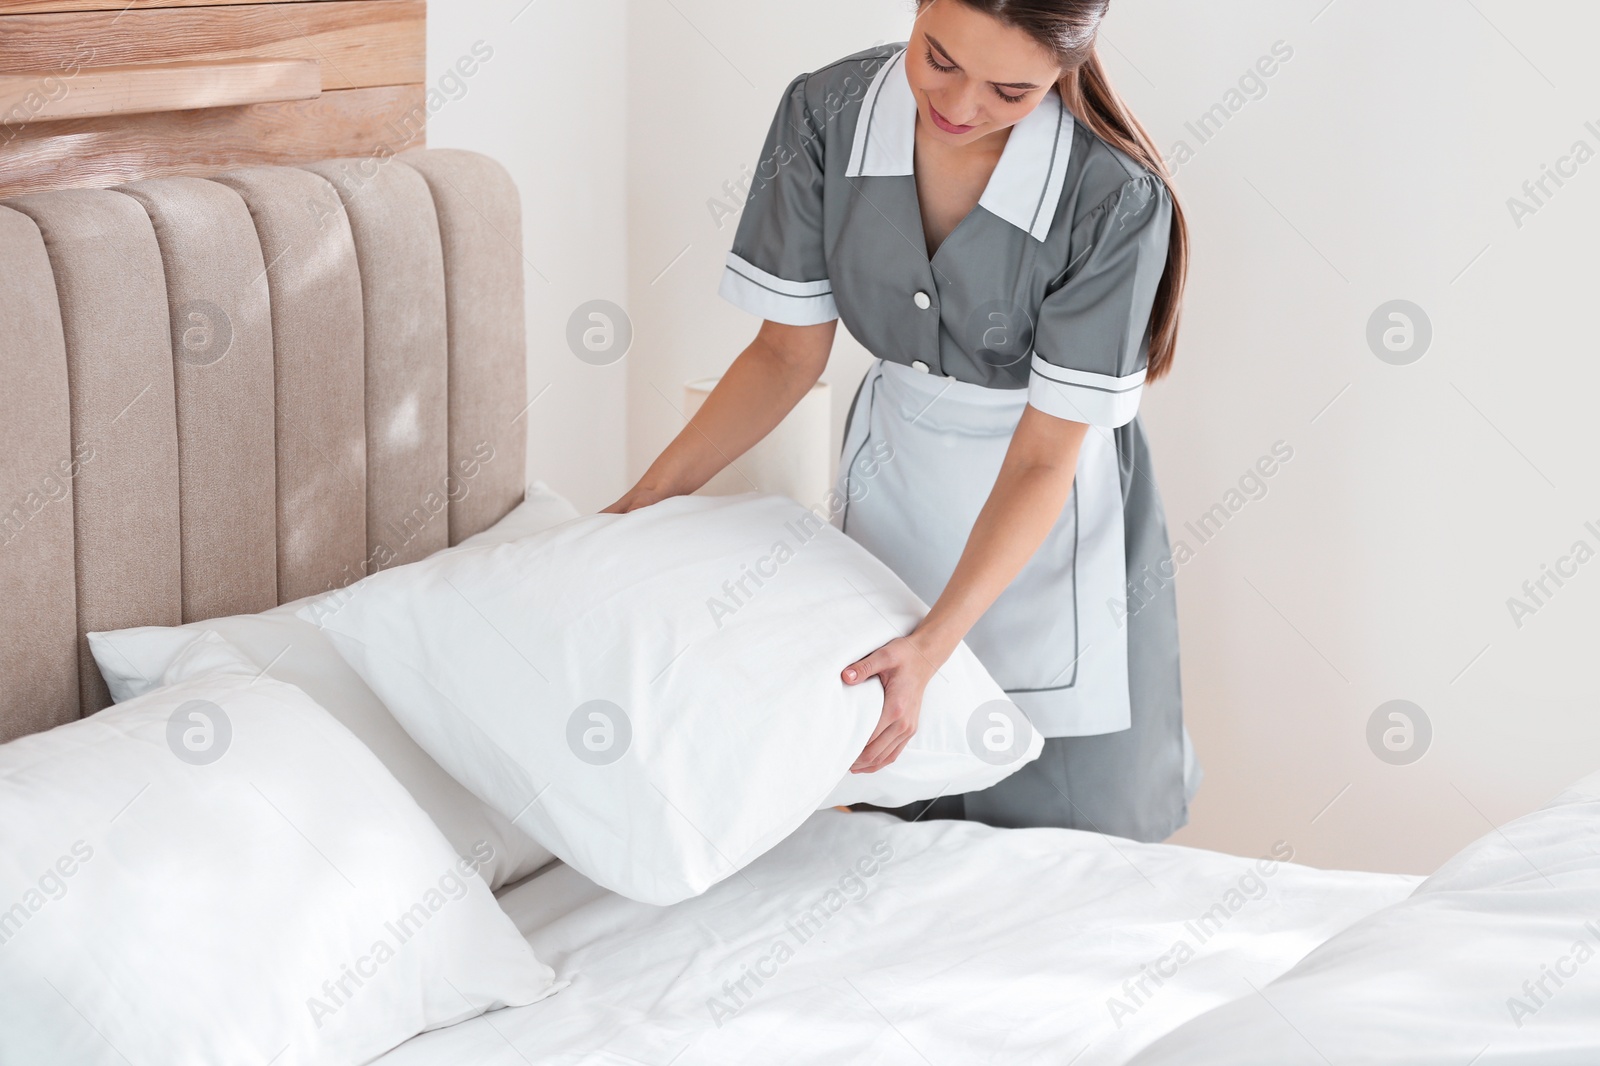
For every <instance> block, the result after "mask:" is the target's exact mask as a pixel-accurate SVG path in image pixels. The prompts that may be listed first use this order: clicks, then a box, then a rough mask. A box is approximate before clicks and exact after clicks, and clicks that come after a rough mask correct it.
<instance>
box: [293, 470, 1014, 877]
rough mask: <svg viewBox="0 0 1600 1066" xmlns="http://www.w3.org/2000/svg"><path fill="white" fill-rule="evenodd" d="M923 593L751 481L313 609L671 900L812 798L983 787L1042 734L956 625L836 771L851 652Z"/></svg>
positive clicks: (430, 564) (535, 810) (409, 712)
mask: <svg viewBox="0 0 1600 1066" xmlns="http://www.w3.org/2000/svg"><path fill="white" fill-rule="evenodd" d="M925 612H926V607H925V606H924V605H923V604H922V603H921V602H920V601H919V600H918V599H917V598H916V596H915V595H914V594H913V593H912V592H911V591H910V589H908V588H907V587H906V586H905V584H904V583H903V582H901V581H900V580H899V579H898V578H897V577H895V575H894V574H893V573H892V572H891V571H890V570H889V568H888V567H886V566H885V565H883V564H882V563H881V562H879V561H878V560H877V559H875V558H873V557H872V556H871V555H870V554H869V553H868V552H867V551H866V550H865V549H863V548H862V547H860V546H859V545H857V544H856V543H855V542H854V541H852V540H850V539H849V538H848V537H846V536H844V534H842V533H840V532H839V531H838V530H836V529H834V528H832V527H831V526H829V525H828V524H827V523H826V522H824V521H823V520H822V519H820V518H819V517H818V516H817V515H815V514H813V513H812V512H810V511H807V510H805V509H804V508H802V507H801V506H800V505H799V504H797V503H795V502H794V501H792V500H789V499H786V498H784V497H780V496H757V495H754V494H749V495H744V496H732V497H679V498H676V499H670V500H666V501H663V502H661V503H658V504H655V505H653V506H651V507H646V508H643V509H641V510H638V511H634V512H632V513H631V514H627V515H612V514H602V515H593V516H590V517H587V518H582V519H579V520H578V521H576V522H569V523H567V524H566V525H563V526H561V527H560V528H558V529H553V530H549V531H547V532H545V533H542V534H539V535H538V536H535V537H528V538H525V539H523V540H519V541H516V542H514V543H510V544H504V545H500V546H498V547H492V548H481V549H472V550H466V551H457V552H452V553H449V554H442V555H438V556H435V557H433V558H431V559H426V560H423V561H421V562H419V563H413V564H411V565H409V566H404V567H397V568H395V569H394V570H390V571H385V572H383V573H379V574H376V575H373V576H372V577H369V578H367V579H365V580H363V581H361V582H359V583H357V584H356V585H353V586H351V587H350V588H348V589H345V590H343V591H342V592H340V593H337V594H335V595H333V596H330V597H327V598H326V599H325V600H324V601H322V602H320V603H313V604H308V605H307V606H306V607H304V608H302V609H301V612H300V614H301V617H302V618H305V619H307V620H308V621H317V622H320V623H321V624H322V625H323V626H324V628H325V629H326V631H327V632H328V633H329V634H330V635H331V636H332V637H333V641H334V647H335V648H336V649H337V650H338V651H339V653H340V654H341V655H343V656H344V657H345V658H346V659H347V660H348V661H349V662H350V665H351V666H353V667H354V668H355V669H356V672H357V673H359V674H360V675H361V676H362V677H363V678H364V679H365V680H366V682H367V684H369V685H370V686H372V688H373V690H374V691H376V692H377V693H378V694H379V695H380V696H381V697H382V698H383V700H384V702H385V703H386V704H387V705H388V707H389V709H390V710H391V711H392V712H393V713H394V716H395V717H396V718H397V719H399V721H400V723H401V724H402V725H403V726H405V728H406V729H407V730H409V731H410V733H411V735H412V736H413V737H415V738H416V740H417V742H418V743H419V744H421V745H422V747H423V748H425V749H426V750H427V751H428V752H429V754H431V755H432V756H433V757H434V758H435V759H437V760H438V761H439V764H440V765H441V766H443V767H444V768H445V769H446V770H448V771H449V772H450V773H451V774H452V775H454V776H455V778H456V779H457V780H458V781H460V782H461V783H462V784H464V785H466V786H467V787H468V788H470V789H472V791H474V792H475V793H477V794H478V795H479V796H481V797H482V798H483V799H484V800H485V801H486V802H488V803H489V804H490V805H491V806H493V807H495V808H496V809H498V810H499V811H500V812H501V813H503V814H506V815H507V816H508V817H511V818H512V819H513V820H514V821H515V822H516V824H517V825H519V826H522V827H524V828H526V829H527V830H528V831H529V832H530V833H532V834H533V835H534V836H535V837H537V838H538V839H539V840H540V841H541V842H542V843H543V844H544V845H545V846H546V847H548V848H549V849H550V850H551V851H553V852H555V853H556V854H557V855H558V856H560V857H561V858H562V859H565V860H566V861H567V862H569V863H571V864H572V865H573V866H575V867H577V868H578V870H580V871H581V872H583V873H584V874H586V875H587V876H588V877H590V878H591V879H592V880H594V881H596V882H598V883H600V884H601V885H604V886H605V887H607V888H610V889H613V890H614V891H616V892H619V893H622V894H623V895H626V896H629V897H632V898H633V899H637V900H641V901H644V902H647V903H660V904H667V903H673V902H675V901H677V900H680V899H684V898H686V897H688V896H692V895H695V894H697V893H699V892H702V891H704V890H705V889H706V888H708V887H709V886H711V885H712V884H714V883H716V882H717V881H719V880H721V879H722V878H724V877H726V876H728V875H729V874H731V873H733V872H734V871H735V870H737V869H739V868H741V867H742V866H744V865H745V864H746V863H748V862H750V861H751V860H752V859H754V858H755V857H756V856H758V855H760V854H761V853H762V852H764V851H766V850H767V849H768V848H770V847H771V846H772V845H774V844H775V843H777V842H778V841H779V840H781V839H783V837H784V836H786V835H787V834H788V833H790V832H791V831H793V830H794V829H795V828H796V827H797V826H799V825H800V823H801V822H803V821H804V820H805V818H806V816H807V815H808V814H809V813H810V812H811V811H813V810H815V809H816V808H817V807H818V806H825V805H827V804H831V803H846V802H854V801H870V802H876V803H881V804H884V805H898V804H901V803H909V802H911V801H912V800H915V799H919V798H927V797H930V796H935V795H939V794H941V793H946V792H962V791H967V790H970V789H978V788H986V787H988V786H989V785H991V784H993V783H994V782H996V781H998V780H999V779H1001V778H1002V777H1004V776H1006V775H1007V774H1008V773H1011V772H1012V771H1014V770H1016V769H1017V768H1019V767H1020V766H1021V765H1022V764H1023V763H1025V762H1027V761H1028V760H1029V759H1032V758H1035V757H1036V756H1037V755H1038V753H1039V750H1040V747H1041V745H1042V740H1041V738H1040V737H1039V735H1038V734H1037V732H1036V731H1034V730H1032V729H1031V728H1030V727H1029V725H1028V723H1027V720H1026V719H1025V718H1023V717H1022V715H1021V712H1020V711H1019V710H1017V709H1016V708H1015V706H1014V705H1011V704H1009V703H1008V702H1007V701H1006V700H1005V696H1004V694H1003V692H1002V691H1001V690H1000V688H999V686H998V685H997V684H996V683H995V682H994V680H993V679H991V678H990V677H989V675H988V674H987V673H986V672H985V671H984V669H983V667H982V666H980V665H979V663H978V660H977V659H976V658H975V657H974V656H973V654H972V653H971V651H969V650H968V649H967V648H966V646H965V645H962V646H961V647H959V648H958V649H957V651H956V653H955V654H954V655H953V656H951V658H950V660H949V661H948V662H947V663H946V664H945V665H944V666H943V667H942V668H941V669H940V671H939V674H938V676H937V677H936V678H935V679H934V680H933V682H932V683H931V684H930V685H929V687H928V691H927V695H926V698H925V699H924V703H923V708H922V718H921V723H922V724H921V728H920V730H919V732H918V734H917V735H916V737H915V738H913V740H912V742H911V743H910V744H909V745H908V746H907V747H906V749H905V751H904V752H903V753H902V754H901V756H900V758H899V760H898V761H896V762H895V763H894V764H893V765H891V766H890V767H889V768H887V769H885V770H881V771H879V772H878V773H876V774H870V775H868V774H861V775H851V774H848V773H847V772H846V771H847V770H848V768H849V766H850V764H851V763H852V762H853V761H854V760H855V758H856V756H857V755H859V754H860V753H861V749H862V747H863V746H864V745H865V743H866V741H867V739H868V737H869V736H870V735H871V733H872V730H873V727H874V725H875V724H876V723H877V721H878V718H879V715H880V713H881V711H882V709H883V690H882V688H881V686H880V685H878V684H876V683H868V684H864V685H858V686H853V687H846V686H845V685H844V683H843V682H842V681H841V680H840V678H839V674H840V671H841V670H843V668H844V667H845V666H846V665H848V664H849V663H850V662H852V661H854V660H855V659H857V658H860V657H861V656H863V655H865V654H867V653H868V652H870V651H872V650H873V649H875V648H877V647H879V646H881V645H882V644H884V643H886V642H887V641H889V640H891V639H892V638H894V637H896V636H900V635H903V634H905V633H907V632H909V631H910V630H911V628H912V627H913V626H914V625H915V623H916V622H917V621H918V620H919V619H920V618H921V617H922V616H923V614H924V613H925ZM995 714H1009V715H1011V716H1012V717H1011V718H1009V719H1006V718H1001V719H998V721H999V722H1000V723H1001V726H1003V727H1009V728H1010V730H1011V732H1010V735H1009V739H1010V741H1011V745H1010V748H1009V749H1008V750H1006V751H1003V752H1001V753H998V754H991V753H990V752H989V751H988V750H984V749H983V748H982V745H981V744H978V745H976V746H975V745H974V744H972V743H970V742H969V740H968V737H969V735H971V736H973V737H975V738H982V737H988V738H989V739H991V740H992V739H993V738H994V737H995V736H996V735H997V728H996V726H995V721H996V720H995V719H992V718H991V715H995ZM1005 732H1006V729H1005V728H1000V729H998V733H1005ZM841 778H842V780H841Z"/></svg>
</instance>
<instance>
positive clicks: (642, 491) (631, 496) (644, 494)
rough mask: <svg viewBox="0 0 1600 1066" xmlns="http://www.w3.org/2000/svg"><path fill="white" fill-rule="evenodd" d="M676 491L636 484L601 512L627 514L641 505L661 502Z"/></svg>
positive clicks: (645, 505) (646, 505)
mask: <svg viewBox="0 0 1600 1066" xmlns="http://www.w3.org/2000/svg"><path fill="white" fill-rule="evenodd" d="M673 495H676V494H675V493H671V492H665V491H663V490H661V489H654V488H650V487H648V486H645V485H642V484H640V485H635V486H634V487H633V488H631V489H629V490H628V491H627V492H626V493H624V494H623V496H622V499H620V500H618V501H617V502H616V503H614V504H612V505H611V506H610V507H606V508H602V509H601V511H600V513H601V514H627V513H628V512H629V511H636V510H638V509H639V508H641V507H649V506H650V505H651V504H652V503H660V502H661V501H662V500H665V499H667V498H669V497H671V496H673Z"/></svg>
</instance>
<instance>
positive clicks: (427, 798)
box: [89, 482, 578, 888]
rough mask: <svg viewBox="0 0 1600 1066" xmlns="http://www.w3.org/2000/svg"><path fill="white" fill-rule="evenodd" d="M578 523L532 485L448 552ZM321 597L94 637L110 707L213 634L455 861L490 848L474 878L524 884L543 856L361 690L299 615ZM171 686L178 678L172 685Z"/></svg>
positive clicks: (554, 497) (567, 507)
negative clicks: (372, 777) (358, 761)
mask: <svg viewBox="0 0 1600 1066" xmlns="http://www.w3.org/2000/svg"><path fill="white" fill-rule="evenodd" d="M577 517H578V512H577V511H575V510H573V507H572V505H571V504H570V503H568V502H567V501H566V500H565V499H563V498H562V497H561V496H559V495H558V494H556V493H555V492H554V491H552V490H551V489H550V488H549V487H548V486H546V485H545V484H544V483H543V482H535V483H534V484H533V485H531V486H529V488H528V493H527V497H526V499H524V500H523V502H522V503H520V504H518V505H517V506H516V507H515V508H513V509H512V511H511V513H510V514H508V515H506V516H505V517H504V518H502V519H501V520H500V521H499V522H497V523H495V524H494V526H492V527H491V528H489V529H487V530H485V531H484V532H482V533H479V534H477V535H476V536H474V537H470V538H468V539H467V540H465V541H463V542H462V543H461V544H460V545H458V546H457V549H452V550H458V549H460V548H468V547H482V546H484V545H488V544H503V543H505V542H507V541H510V540H515V539H517V538H519V537H526V536H531V535H533V534H535V533H540V532H543V531H544V530H546V529H550V528H551V527H553V526H558V525H560V524H561V523H563V522H568V521H571V520H572V519H575V518H577ZM319 598H320V594H319V596H315V597H307V598H306V599H303V600H297V601H295V602H294V603H289V604H285V605H283V606H282V607H277V608H274V609H272V610H270V611H265V612H263V613H261V614H245V615H233V616H230V617H226V618H211V619H207V620H206V621H203V622H194V623H191V624H189V625H186V626H171V627H168V626H144V627H140V628H137V629H122V630H117V631H115V632H108V633H90V634H89V650H90V651H91V652H92V653H93V654H94V658H95V663H96V664H97V665H98V666H99V667H100V673H101V674H103V675H104V676H105V679H106V683H107V685H109V686H110V688H111V697H112V699H114V700H117V701H118V702H121V701H123V700H127V699H131V698H133V697H134V696H140V695H143V694H144V693H146V692H149V691H150V690H151V689H152V688H154V687H155V686H156V684H157V682H158V680H159V679H160V678H161V677H162V676H163V675H166V674H168V671H169V669H170V667H171V665H172V663H173V662H174V661H175V660H176V659H177V658H178V655H179V653H180V652H182V651H183V650H184V649H185V648H187V647H188V646H189V645H190V644H191V643H192V642H193V641H194V640H195V638H196V637H198V636H199V635H200V634H201V633H204V632H207V631H210V632H215V633H218V634H220V635H221V636H223V637H224V638H226V639H227V641H228V642H229V643H231V644H233V645H234V646H236V647H237V648H239V650H241V651H243V652H244V653H245V654H246V655H247V656H248V657H249V658H250V659H251V660H252V661H254V663H255V664H256V668H257V669H258V670H266V672H267V674H268V676H270V677H275V678H277V679H278V680H280V681H286V682H288V683H289V684H291V685H296V686H298V687H299V688H301V689H303V690H304V691H305V692H306V694H307V695H309V696H310V697H311V698H312V699H314V700H315V701H316V702H317V703H319V704H320V705H322V707H324V708H325V709H326V710H327V711H328V713H330V714H332V715H333V716H334V717H335V718H337V719H338V720H339V721H340V722H341V723H343V724H344V725H345V726H346V727H347V728H348V729H349V730H350V731H351V732H352V733H354V734H355V735H356V736H357V737H359V738H360V739H361V741H362V743H364V744H366V745H367V747H369V748H371V749H372V752H373V754H375V755H377V757H378V758H379V759H380V760H381V761H382V762H383V764H384V765H385V766H387V767H388V768H389V771H390V772H391V773H393V774H394V776H395V777H396V778H397V779H398V780H399V781H400V783H401V784H402V785H404V786H405V787H406V789H407V791H409V792H410V793H411V795H412V796H413V797H414V798H415V799H416V801H417V802H418V803H419V804H420V805H421V806H422V809H423V810H425V811H427V812H428V815H429V817H431V818H432V819H433V821H434V824H436V825H437V826H438V827H439V829H440V831H441V832H443V833H444V835H445V838H446V839H447V840H449V841H450V842H451V843H452V844H453V845H455V848H456V851H457V852H458V853H459V854H461V855H463V856H466V855H469V854H471V851H472V848H473V847H474V846H475V845H476V844H477V843H478V842H479V841H488V843H489V844H490V846H491V847H493V849H494V858H493V859H492V860H491V861H490V863H489V864H488V865H487V866H485V867H484V868H483V869H482V870H481V871H480V872H481V874H482V876H483V877H484V878H485V879H487V880H488V882H489V884H490V885H491V886H492V887H494V888H499V887H501V886H502V885H505V884H508V883H510V882H512V881H515V880H518V879H520V878H522V877H525V876H527V875H528V874H530V873H532V872H533V871H535V870H537V869H538V868H539V867H541V866H543V865H545V864H546V863H549V862H550V861H552V859H553V858H554V856H552V855H551V854H550V852H549V851H547V850H546V849H545V848H544V847H542V846H541V845H540V844H539V843H538V842H537V841H535V840H534V839H533V838H532V837H530V836H528V834H526V833H524V832H523V831H521V830H520V829H518V828H516V827H515V826H513V825H512V824H511V822H510V820H509V819H507V818H506V817H505V815H503V814H501V813H499V812H498V811H496V810H494V809H493V808H490V807H488V806H486V805H485V804H484V803H483V802H482V801H481V800H479V799H478V798H477V797H476V796H474V795H472V794H471V793H470V792H468V791H467V790H466V789H464V788H462V787H461V786H460V785H459V784H457V783H456V781H455V780H454V779H453V778H451V776H450V775H449V774H447V773H445V772H444V771H443V770H441V769H440V768H439V764H438V763H436V762H434V761H433V760H432V759H431V758H429V757H428V755H427V753H426V752H424V751H423V750H422V749H421V748H419V747H417V744H416V742H415V741H414V740H412V739H411V737H410V736H408V735H407V734H406V731H405V730H403V729H401V728H400V726H399V723H397V722H396V721H395V720H394V716H393V715H391V714H390V713H389V711H388V708H386V707H384V705H383V702H382V701H381V700H379V699H378V697H377V695H376V694H374V693H373V691H372V689H370V688H368V687H367V684H366V682H364V681H362V680H361V678H360V676H359V675H358V674H356V672H355V671H354V670H352V669H350V667H349V665H348V664H347V663H346V662H345V661H344V660H343V659H341V658H340V657H339V655H338V653H337V652H335V651H334V650H333V646H332V645H331V644H330V643H329V642H328V638H327V637H325V636H324V635H323V634H322V631H321V630H319V629H318V628H317V627H316V626H314V625H311V624H310V623H307V622H305V621H304V620H302V619H301V618H299V617H298V616H297V615H296V614H295V612H296V611H297V610H299V609H300V607H302V606H304V605H305V604H306V603H309V602H311V601H312V600H314V599H319ZM171 680H174V681H176V680H182V678H181V677H177V676H173V677H172V678H171Z"/></svg>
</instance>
